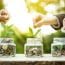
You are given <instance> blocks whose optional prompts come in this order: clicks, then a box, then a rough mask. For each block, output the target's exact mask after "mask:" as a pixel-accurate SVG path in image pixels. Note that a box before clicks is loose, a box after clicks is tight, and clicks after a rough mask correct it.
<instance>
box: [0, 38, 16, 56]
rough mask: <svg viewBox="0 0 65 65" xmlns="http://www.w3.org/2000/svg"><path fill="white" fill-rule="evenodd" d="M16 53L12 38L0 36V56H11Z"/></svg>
mask: <svg viewBox="0 0 65 65" xmlns="http://www.w3.org/2000/svg"><path fill="white" fill-rule="evenodd" d="M15 54H16V45H15V44H14V41H13V38H0V57H3V56H5V57H7V56H12V57H14V56H15Z"/></svg>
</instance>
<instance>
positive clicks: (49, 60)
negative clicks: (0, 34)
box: [0, 54, 65, 65]
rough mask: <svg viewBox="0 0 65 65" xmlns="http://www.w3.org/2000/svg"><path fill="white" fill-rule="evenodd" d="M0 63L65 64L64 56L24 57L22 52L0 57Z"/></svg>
mask: <svg viewBox="0 0 65 65" xmlns="http://www.w3.org/2000/svg"><path fill="white" fill-rule="evenodd" d="M0 65H65V57H64V56H62V57H52V55H51V54H44V55H43V57H25V55H24V54H16V56H15V57H0Z"/></svg>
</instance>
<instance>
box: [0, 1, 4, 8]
mask: <svg viewBox="0 0 65 65" xmlns="http://www.w3.org/2000/svg"><path fill="white" fill-rule="evenodd" d="M3 8H4V4H3V0H0V9H3Z"/></svg>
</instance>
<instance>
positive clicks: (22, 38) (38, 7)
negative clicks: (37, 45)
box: [0, 0, 65, 53]
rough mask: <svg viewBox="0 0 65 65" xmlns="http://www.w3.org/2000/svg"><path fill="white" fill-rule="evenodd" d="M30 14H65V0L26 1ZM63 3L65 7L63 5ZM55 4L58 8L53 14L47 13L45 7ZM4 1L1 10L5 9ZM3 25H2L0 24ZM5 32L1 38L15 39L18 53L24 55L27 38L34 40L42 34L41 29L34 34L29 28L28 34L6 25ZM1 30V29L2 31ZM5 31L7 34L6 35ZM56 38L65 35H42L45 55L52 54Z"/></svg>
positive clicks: (57, 33)
mask: <svg viewBox="0 0 65 65" xmlns="http://www.w3.org/2000/svg"><path fill="white" fill-rule="evenodd" d="M25 3H26V6H27V9H28V12H31V11H33V10H34V11H36V12H39V13H42V14H47V13H51V14H56V13H61V12H65V0H36V1H33V0H25ZM62 3H63V5H62ZM50 4H53V5H56V6H57V9H56V10H54V11H53V12H52V11H51V12H50V11H46V10H45V7H46V6H48V5H50ZM4 7H5V6H4V5H3V2H2V0H0V9H2V8H4ZM0 25H1V24H0ZM2 28H3V30H2V31H0V33H1V34H0V37H13V38H14V42H15V43H16V52H17V53H24V44H25V43H26V39H27V38H34V37H36V36H37V34H38V33H39V32H40V29H39V30H37V31H36V32H35V33H34V30H33V29H32V28H31V27H29V28H28V31H27V32H24V33H23V32H22V31H20V30H19V29H18V28H17V27H15V26H14V25H5V26H2ZM0 30H1V29H0ZM4 31H5V33H4ZM54 37H65V33H62V32H61V30H57V32H55V33H52V34H51V35H45V36H44V34H43V35H42V43H43V45H44V53H50V52H51V43H52V42H53V38H54Z"/></svg>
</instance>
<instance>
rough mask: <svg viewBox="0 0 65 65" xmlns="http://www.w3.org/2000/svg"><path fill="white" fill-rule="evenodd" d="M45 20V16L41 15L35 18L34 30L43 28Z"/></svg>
mask: <svg viewBox="0 0 65 65" xmlns="http://www.w3.org/2000/svg"><path fill="white" fill-rule="evenodd" d="M43 18H44V16H43V15H40V14H39V15H37V16H36V17H35V18H33V26H34V28H37V27H41V26H42V21H43Z"/></svg>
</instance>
